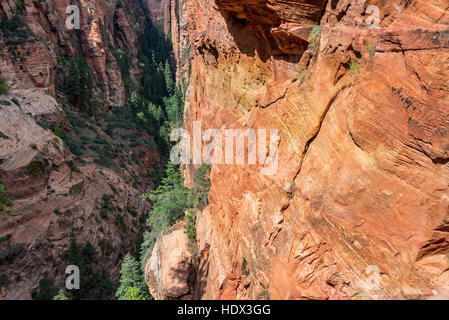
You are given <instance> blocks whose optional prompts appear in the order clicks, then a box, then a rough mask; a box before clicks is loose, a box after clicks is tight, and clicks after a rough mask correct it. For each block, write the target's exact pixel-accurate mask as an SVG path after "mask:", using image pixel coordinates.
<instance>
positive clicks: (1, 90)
mask: <svg viewBox="0 0 449 320" xmlns="http://www.w3.org/2000/svg"><path fill="white" fill-rule="evenodd" d="M2 94H8V85H7V84H6V81H5V80H3V79H0V95H2Z"/></svg>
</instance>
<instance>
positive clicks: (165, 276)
mask: <svg viewBox="0 0 449 320" xmlns="http://www.w3.org/2000/svg"><path fill="white" fill-rule="evenodd" d="M145 276H146V279H147V283H148V287H149V288H150V292H151V294H152V296H153V297H154V298H155V299H158V300H173V299H176V300H184V299H192V298H193V289H194V288H193V285H194V283H195V278H194V277H195V270H194V259H193V252H192V250H191V248H189V246H188V238H187V235H186V234H185V233H184V224H183V223H180V224H177V225H175V226H173V227H172V228H171V229H170V230H167V232H166V233H165V234H164V235H162V237H161V238H160V239H158V240H157V242H156V244H155V245H154V248H153V251H152V252H151V256H150V258H149V259H148V260H147V263H146V266H145Z"/></svg>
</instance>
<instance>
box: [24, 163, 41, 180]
mask: <svg viewBox="0 0 449 320" xmlns="http://www.w3.org/2000/svg"><path fill="white" fill-rule="evenodd" d="M26 170H27V173H28V174H29V175H30V176H32V177H36V176H39V175H41V174H43V173H44V171H45V168H44V164H43V163H42V162H41V161H33V162H31V163H30V164H29V166H28V167H27V169H26Z"/></svg>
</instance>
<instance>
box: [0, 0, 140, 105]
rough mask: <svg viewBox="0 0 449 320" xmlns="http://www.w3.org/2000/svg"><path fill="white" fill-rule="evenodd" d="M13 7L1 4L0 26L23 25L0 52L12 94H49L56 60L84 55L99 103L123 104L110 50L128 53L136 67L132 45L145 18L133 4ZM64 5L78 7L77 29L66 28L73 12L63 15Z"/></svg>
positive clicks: (7, 0)
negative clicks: (30, 91)
mask: <svg viewBox="0 0 449 320" xmlns="http://www.w3.org/2000/svg"><path fill="white" fill-rule="evenodd" d="M17 3H19V2H16V1H15V0H1V1H0V17H1V21H3V22H5V21H6V20H8V19H14V18H15V17H19V19H21V20H22V21H23V22H24V23H25V24H26V25H27V26H28V27H24V28H19V31H20V30H21V33H17V34H16V33H14V32H10V33H8V34H7V35H6V34H3V38H4V39H2V40H3V41H4V43H5V44H6V45H5V46H2V48H1V49H0V53H1V55H0V74H1V76H2V78H6V80H8V83H9V85H10V88H11V89H25V88H34V87H37V88H40V89H41V91H44V90H45V91H46V92H49V93H51V94H54V93H55V79H56V78H57V76H58V74H57V72H56V70H57V69H56V67H57V66H58V64H60V61H58V56H61V55H68V56H74V55H79V54H81V53H83V54H84V55H85V56H86V59H87V61H88V64H89V67H90V68H91V69H92V71H93V75H94V78H95V80H96V82H97V83H99V84H100V85H101V86H102V88H103V92H99V93H98V94H99V95H103V97H102V98H103V100H104V102H105V103H106V104H108V105H111V106H121V105H123V103H124V99H125V91H124V86H123V81H122V77H121V74H120V68H119V66H118V64H117V62H116V60H115V57H114V53H115V52H114V50H115V49H114V50H111V46H112V47H115V46H116V45H117V47H116V48H117V49H118V48H122V49H125V48H126V50H127V52H130V53H131V54H130V57H131V59H132V63H131V65H132V66H137V50H138V46H136V41H137V37H138V32H139V31H141V30H142V27H143V21H144V19H145V17H144V12H143V10H141V9H139V6H138V5H137V4H136V3H135V2H133V0H125V1H121V2H120V4H121V5H119V1H117V0H114V1H107V2H104V1H100V0H98V1H84V0H77V1H69V0H63V1H55V0H49V1H45V2H39V1H37V2H36V1H31V0H24V1H23V3H24V5H23V8H22V9H20V8H17ZM69 5H75V6H77V7H78V8H79V11H80V23H79V27H80V29H68V28H67V27H66V20H67V19H68V18H69V17H70V14H71V13H72V11H70V10H68V12H69V13H66V10H67V7H68V6H69ZM125 11H126V12H125ZM69 21H71V20H69ZM23 30H26V31H23ZM136 31H137V32H136ZM134 72H137V71H136V70H134Z"/></svg>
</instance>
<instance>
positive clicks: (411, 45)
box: [147, 0, 449, 299]
mask: <svg viewBox="0 0 449 320" xmlns="http://www.w3.org/2000/svg"><path fill="white" fill-rule="evenodd" d="M368 5H376V6H378V7H379V8H380V18H381V19H380V28H379V29H368V28H367V27H366V19H367V18H368V16H367V15H366V14H365V9H366V8H367V6H368ZM187 8H188V14H189V20H190V34H189V37H190V39H191V42H192V45H193V54H194V58H193V64H192V76H191V91H190V94H189V96H188V102H187V103H186V124H185V127H186V128H187V129H188V130H189V131H190V132H192V125H193V121H201V123H202V127H203V130H205V129H207V128H222V127H223V126H225V128H255V129H257V128H262V129H278V130H279V132H280V142H279V145H278V151H277V152H278V155H279V170H278V172H277V174H275V175H272V176H261V175H260V174H259V169H260V168H259V167H258V166H245V165H213V166H212V172H211V180H212V188H211V191H210V194H209V206H208V207H207V208H206V209H205V210H204V211H203V212H201V213H200V214H199V215H198V218H197V224H196V226H197V245H198V256H199V260H198V261H197V262H195V263H192V265H196V268H197V274H196V279H197V281H196V286H195V290H194V296H195V298H198V299H252V298H262V297H264V298H268V297H269V298H272V299H329V298H330V299H355V298H385V299H388V298H425V297H433V296H438V295H440V296H441V295H443V296H444V295H445V294H446V296H447V294H448V280H449V272H448V270H449V264H448V261H449V260H448V256H449V233H448V230H449V164H448V163H449V136H448V132H449V122H448V119H449V88H448V85H447V83H448V80H449V79H448V78H449V69H448V68H449V10H448V9H449V4H448V3H447V1H444V0H430V1H422V0H410V1H403V0H393V1H381V0H372V1H366V2H365V3H364V1H349V0H335V1H334V0H332V1H324V0H315V1H306V0H294V1H280V0H258V1H246V0H244V1H234V0H215V1H214V0H189V1H188V2H187ZM316 25H320V37H319V38H318V39H317V42H314V41H313V37H310V33H311V30H312V28H313V27H314V26H316ZM316 30H317V29H315V31H316ZM188 169H189V168H188ZM192 169H193V168H191V167H190V170H188V171H187V176H190V175H191V172H192ZM180 237H182V235H180ZM162 241H164V238H163V239H162ZM171 243H172V244H176V243H178V242H177V241H171ZM161 248H162V249H157V250H156V252H155V251H154V252H153V257H152V258H151V259H156V260H159V263H160V264H162V265H164V268H163V269H161V270H160V271H161V272H162V273H164V272H165V273H166V274H162V275H159V276H160V277H159V278H160V279H163V280H162V282H158V287H157V288H156V286H155V285H154V284H152V283H151V282H150V290H151V291H152V292H153V293H154V294H155V296H156V297H159V298H164V297H166V296H167V295H165V296H164V294H158V292H159V293H161V292H162V293H163V288H164V286H166V287H172V286H173V285H175V286H176V284H173V283H171V282H170V279H167V277H166V275H167V273H170V272H172V271H170V270H171V269H170V268H172V269H173V268H175V267H176V266H178V265H179V264H181V265H182V264H183V263H184V262H183V261H184V260H183V259H184V258H182V259H181V258H180V260H179V261H178V262H176V261H173V259H171V260H170V259H169V253H170V248H167V245H165V247H164V245H162V246H161ZM164 248H166V249H165V250H163V249H164ZM164 261H165V262H166V263H165V264H164ZM167 261H171V262H170V263H171V264H172V266H170V263H169V262H167ZM152 263H153V265H155V263H156V264H157V261H155V262H154V261H153V262H152ZM150 264H151V263H150ZM376 268H377V269H376ZM187 269H188V268H185V270H187ZM372 270H378V271H379V273H378V277H379V278H378V280H379V287H376V286H373V285H372V282H370V280H372V279H373V278H372V274H373V273H372ZM152 272H154V271H151V270H150V269H148V270H147V273H148V274H147V276H148V277H150V276H151V275H152ZM164 279H165V280H164ZM164 281H165V283H164ZM161 288H162V289H161Z"/></svg>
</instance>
